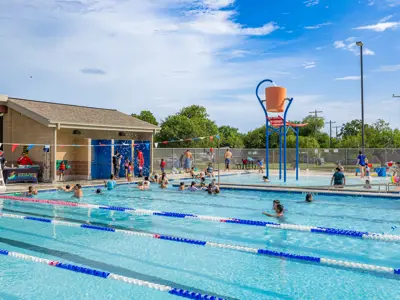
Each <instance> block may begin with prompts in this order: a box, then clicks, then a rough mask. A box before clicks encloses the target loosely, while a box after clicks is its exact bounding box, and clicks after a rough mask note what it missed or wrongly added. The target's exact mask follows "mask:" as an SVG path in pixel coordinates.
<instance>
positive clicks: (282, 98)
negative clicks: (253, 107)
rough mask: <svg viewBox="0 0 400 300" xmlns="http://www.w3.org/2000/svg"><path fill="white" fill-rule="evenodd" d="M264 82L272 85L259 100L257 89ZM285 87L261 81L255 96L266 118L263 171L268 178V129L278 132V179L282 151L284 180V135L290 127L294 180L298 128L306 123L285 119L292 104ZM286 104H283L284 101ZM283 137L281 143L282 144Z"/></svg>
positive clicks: (296, 167) (297, 168)
mask: <svg viewBox="0 0 400 300" xmlns="http://www.w3.org/2000/svg"><path fill="white" fill-rule="evenodd" d="M265 82H269V83H271V84H272V85H273V86H270V87H267V88H265V100H261V99H260V97H259V95H258V90H259V88H260V87H261V85H262V84H263V83H265ZM286 93H287V91H286V88H284V87H279V86H276V85H275V83H274V82H273V81H272V80H270V79H265V80H263V81H261V82H260V83H259V84H258V85H257V88H256V96H257V99H258V102H259V103H260V105H261V107H262V108H263V111H264V113H265V118H266V136H265V138H266V143H265V144H266V145H265V150H266V157H265V172H266V174H265V175H266V176H267V177H268V178H269V131H270V130H272V131H273V132H276V133H278V134H279V179H280V180H281V179H282V152H283V180H284V182H286V177H287V176H286V171H287V168H286V149H287V147H286V136H287V132H288V130H289V129H292V130H293V132H294V133H295V136H296V163H295V170H296V180H298V179H299V128H300V127H303V126H306V125H307V124H294V123H291V122H288V121H287V119H286V116H287V113H288V111H289V108H290V106H291V105H292V102H293V98H288V97H287V96H286ZM286 101H287V104H286V106H285V102H286ZM268 113H271V114H272V113H277V114H279V113H284V114H283V118H282V117H281V116H280V115H277V116H273V117H270V116H269V115H268ZM282 139H283V145H282ZM282 147H283V151H282Z"/></svg>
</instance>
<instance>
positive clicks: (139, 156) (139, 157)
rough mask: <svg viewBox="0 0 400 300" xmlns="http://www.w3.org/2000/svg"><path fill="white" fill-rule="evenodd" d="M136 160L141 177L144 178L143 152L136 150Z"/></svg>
mask: <svg viewBox="0 0 400 300" xmlns="http://www.w3.org/2000/svg"><path fill="white" fill-rule="evenodd" d="M136 159H137V163H138V166H139V177H143V167H144V156H143V152H142V151H140V150H139V149H136Z"/></svg>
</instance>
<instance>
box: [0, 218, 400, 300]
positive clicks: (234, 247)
mask: <svg viewBox="0 0 400 300" xmlns="http://www.w3.org/2000/svg"><path fill="white" fill-rule="evenodd" d="M0 217H6V218H13V219H25V220H31V221H37V222H43V223H49V224H50V223H51V224H54V225H60V226H69V227H80V228H85V229H92V230H100V231H107V232H117V233H122V234H126V235H135V236H144V237H149V238H155V239H160V240H167V241H172V242H178V243H186V244H192V245H197V246H209V247H214V248H224V249H231V250H236V251H241V252H248V253H254V254H260V255H266V256H270V257H276V258H285V259H290V260H293V261H303V262H304V261H305V262H311V263H317V264H321V265H328V266H331V267H342V268H348V269H355V270H362V271H369V272H378V273H385V274H391V275H393V274H394V275H400V269H394V268H389V267H382V266H376V265H368V264H361V263H357V262H351V261H342V260H335V259H329V258H323V257H315V256H307V255H298V254H292V253H286V252H279V251H271V250H267V249H257V248H251V247H244V246H237V245H229V244H221V243H214V242H208V241H202V240H194V239H188V238H183V237H174V236H169V235H163V234H152V233H146V232H137V231H128V230H123V229H114V228H109V227H101V226H94V225H89V224H79V223H73V222H65V221H60V220H55V219H45V218H36V217H30V216H22V215H14V214H0ZM200 299H201V298H200Z"/></svg>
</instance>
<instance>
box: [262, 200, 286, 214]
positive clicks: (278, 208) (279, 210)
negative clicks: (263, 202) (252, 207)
mask: <svg viewBox="0 0 400 300" xmlns="http://www.w3.org/2000/svg"><path fill="white" fill-rule="evenodd" d="M274 205H275V201H274ZM284 209H285V208H284V207H283V205H281V204H276V206H275V208H274V211H275V213H276V214H268V213H266V212H263V213H262V214H263V215H265V216H267V217H272V218H282V217H283V216H284V215H283V211H284Z"/></svg>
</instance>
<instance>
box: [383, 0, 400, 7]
mask: <svg viewBox="0 0 400 300" xmlns="http://www.w3.org/2000/svg"><path fill="white" fill-rule="evenodd" d="M386 3H387V5H388V6H389V7H396V6H398V5H400V0H386Z"/></svg>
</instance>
